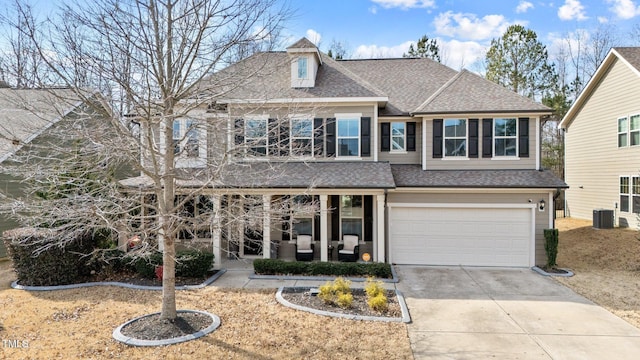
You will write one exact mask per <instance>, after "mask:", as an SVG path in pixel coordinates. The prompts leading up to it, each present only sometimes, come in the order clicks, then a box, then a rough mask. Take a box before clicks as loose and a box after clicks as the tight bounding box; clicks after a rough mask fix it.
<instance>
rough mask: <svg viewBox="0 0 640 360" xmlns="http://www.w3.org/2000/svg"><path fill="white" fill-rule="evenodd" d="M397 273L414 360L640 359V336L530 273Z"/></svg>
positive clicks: (414, 269) (408, 269) (415, 269)
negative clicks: (407, 311)
mask: <svg viewBox="0 0 640 360" xmlns="http://www.w3.org/2000/svg"><path fill="white" fill-rule="evenodd" d="M396 270H397V273H398V276H399V277H400V283H398V284H397V288H398V289H399V290H401V291H402V292H403V293H404V295H405V297H406V301H407V305H408V307H409V312H410V313H411V319H412V323H411V324H409V326H408V329H409V338H410V340H411V348H412V350H413V353H414V356H415V358H416V359H489V358H490V359H640V330H638V329H637V328H635V327H634V326H632V325H630V324H629V323H627V322H626V321H624V320H622V319H620V318H618V317H617V316H615V315H613V314H611V313H610V312H608V311H606V310H605V309H603V308H601V307H599V306H597V305H595V304H594V303H592V302H591V301H589V300H587V299H585V298H584V297H582V296H580V295H577V294H576V293H574V292H573V291H572V290H570V289H568V288H566V287H565V286H563V285H561V284H559V283H557V282H556V281H554V280H553V279H550V278H547V277H544V276H541V275H539V274H537V273H534V272H533V271H531V270H529V269H493V268H475V267H427V266H396Z"/></svg>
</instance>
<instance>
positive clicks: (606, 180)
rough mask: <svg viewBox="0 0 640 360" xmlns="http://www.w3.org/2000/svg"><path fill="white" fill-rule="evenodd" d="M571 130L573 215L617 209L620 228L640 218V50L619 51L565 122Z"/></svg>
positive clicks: (568, 172)
mask: <svg viewBox="0 0 640 360" xmlns="http://www.w3.org/2000/svg"><path fill="white" fill-rule="evenodd" d="M560 126H561V128H562V129H564V130H565V135H564V137H565V154H566V155H565V179H566V182H567V183H568V184H569V186H570V187H571V188H570V189H569V190H567V192H566V211H567V214H568V216H571V217H575V218H580V219H592V218H593V211H594V210H596V209H611V210H614V211H615V219H616V223H617V225H619V226H621V227H633V228H637V227H638V216H640V48H639V47H620V48H618V47H617V48H613V49H611V50H610V51H609V54H608V55H607V57H606V58H605V59H604V61H603V63H602V64H601V65H600V67H599V68H598V69H597V70H596V72H595V74H594V75H593V77H592V78H591V80H589V83H588V84H587V85H586V86H585V88H584V90H583V91H582V93H581V94H580V96H579V97H578V98H577V99H576V101H575V102H574V104H573V105H572V106H571V108H570V109H569V111H568V112H567V115H565V117H564V119H562V122H561V123H560Z"/></svg>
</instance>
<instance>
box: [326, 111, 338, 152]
mask: <svg viewBox="0 0 640 360" xmlns="http://www.w3.org/2000/svg"><path fill="white" fill-rule="evenodd" d="M326 129H327V135H326V141H327V156H336V118H328V119H327V125H326Z"/></svg>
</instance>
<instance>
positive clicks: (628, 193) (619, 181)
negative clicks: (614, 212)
mask: <svg viewBox="0 0 640 360" xmlns="http://www.w3.org/2000/svg"><path fill="white" fill-rule="evenodd" d="M623 178H627V188H628V189H627V192H626V193H623V192H620V186H621V184H620V183H621V182H622V179H623ZM631 184H632V180H631V176H629V175H620V176H618V201H620V197H621V196H622V195H626V196H627V208H628V210H627V211H623V210H622V202H620V204H618V208H619V209H620V212H622V213H625V214H630V213H632V211H633V208H632V205H633V202H632V197H631V192H632V189H631Z"/></svg>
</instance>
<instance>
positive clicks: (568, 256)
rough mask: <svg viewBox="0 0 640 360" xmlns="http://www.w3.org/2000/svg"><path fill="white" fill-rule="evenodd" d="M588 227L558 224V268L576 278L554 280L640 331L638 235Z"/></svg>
mask: <svg viewBox="0 0 640 360" xmlns="http://www.w3.org/2000/svg"><path fill="white" fill-rule="evenodd" d="M591 225H592V222H591V221H588V220H577V219H571V218H566V219H558V220H557V222H556V227H557V228H558V229H559V230H560V239H559V249H558V265H559V266H560V267H566V268H570V269H572V270H573V271H574V272H575V276H573V277H571V278H556V279H558V281H560V282H561V283H563V284H565V285H567V286H569V287H570V288H572V289H573V290H574V291H576V292H577V293H579V294H581V295H583V296H584V297H586V298H588V299H590V300H592V301H593V302H595V303H597V304H598V305H600V306H603V307H604V308H606V309H608V310H609V311H611V312H612V313H614V314H616V315H618V316H619V317H621V318H623V319H625V320H627V321H628V322H629V323H631V324H633V325H634V326H636V327H638V328H640V241H639V240H638V237H639V236H640V233H639V232H638V231H637V230H636V229H619V228H616V229H594V228H593V227H592V226H591Z"/></svg>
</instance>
